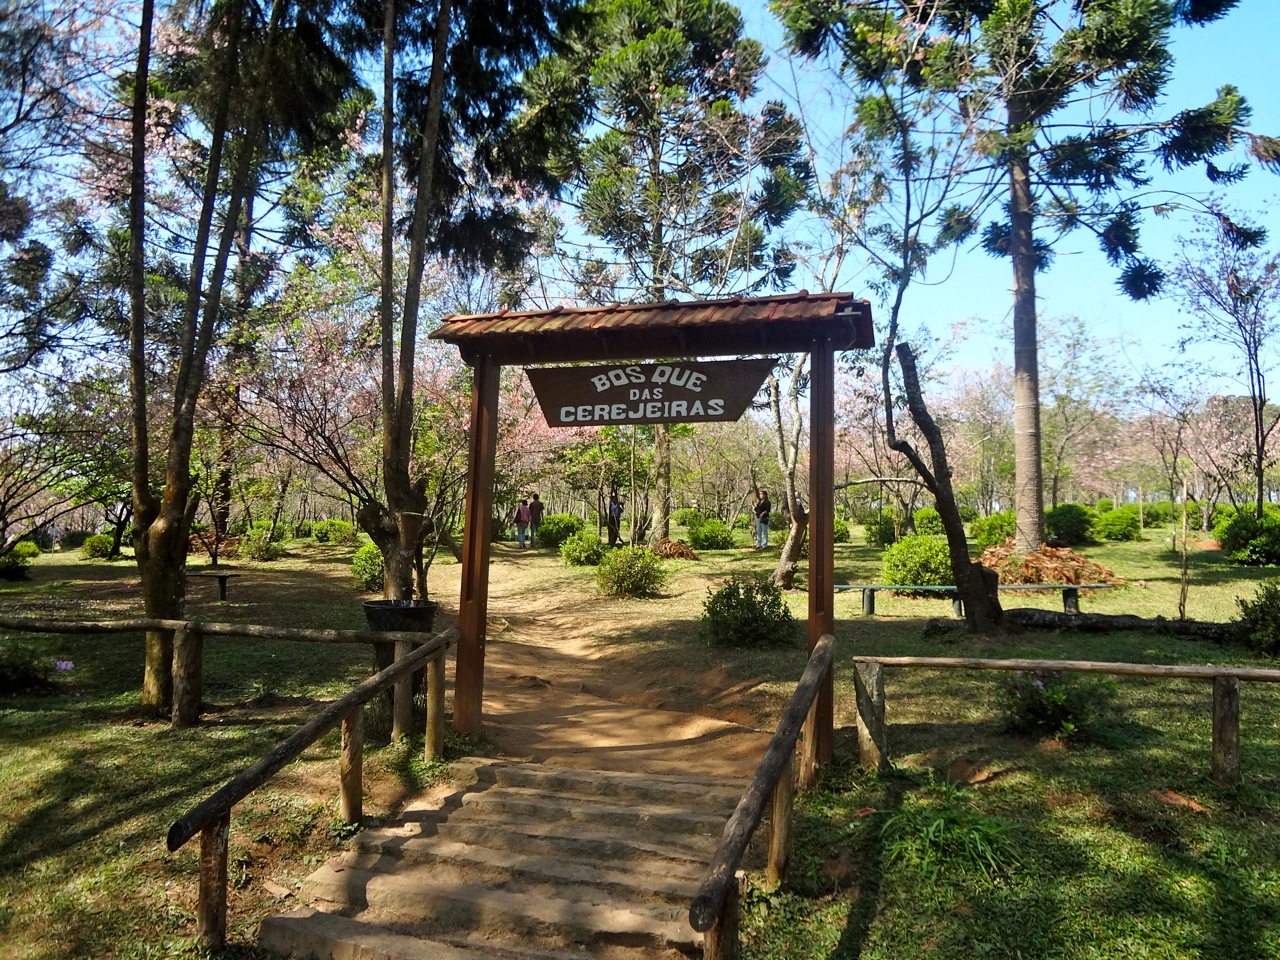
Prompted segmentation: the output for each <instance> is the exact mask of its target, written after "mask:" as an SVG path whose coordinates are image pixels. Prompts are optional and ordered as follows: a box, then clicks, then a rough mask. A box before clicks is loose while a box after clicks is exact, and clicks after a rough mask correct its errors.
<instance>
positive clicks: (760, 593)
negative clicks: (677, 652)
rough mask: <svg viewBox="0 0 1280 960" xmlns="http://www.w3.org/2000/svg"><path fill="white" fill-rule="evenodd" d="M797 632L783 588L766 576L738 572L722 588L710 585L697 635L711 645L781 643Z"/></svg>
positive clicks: (730, 645) (735, 645)
mask: <svg viewBox="0 0 1280 960" xmlns="http://www.w3.org/2000/svg"><path fill="white" fill-rule="evenodd" d="M794 635H795V621H794V619H793V618H792V616H791V611H790V610H789V609H787V605H786V603H784V602H783V599H782V590H781V588H779V587H778V586H777V585H776V584H773V583H770V582H769V581H768V579H767V578H765V577H750V576H735V577H731V578H729V580H728V581H727V582H726V583H725V585H724V586H722V587H721V588H720V589H719V590H716V591H714V592H713V591H712V590H711V588H710V587H708V588H707V599H706V602H705V603H704V604H703V605H702V616H701V617H700V618H699V619H698V636H700V637H701V638H702V639H703V640H705V641H706V642H707V643H709V644H711V645H712V646H721V647H758V646H770V645H780V644H784V643H787V642H789V641H790V640H791V639H792V638H793V637H794Z"/></svg>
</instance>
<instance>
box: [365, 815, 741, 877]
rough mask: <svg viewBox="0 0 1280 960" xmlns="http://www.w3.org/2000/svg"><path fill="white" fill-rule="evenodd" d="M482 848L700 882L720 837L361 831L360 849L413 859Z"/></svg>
mask: <svg viewBox="0 0 1280 960" xmlns="http://www.w3.org/2000/svg"><path fill="white" fill-rule="evenodd" d="M436 840H438V841H443V842H453V843H469V844H476V845H484V846H489V847H494V848H498V849H502V850H507V851H509V852H510V853H517V854H523V855H526V856H565V857H568V858H570V859H574V860H587V861H599V862H603V863H611V864H614V865H616V866H624V865H625V867H626V869H628V870H637V871H639V872H651V871H652V872H657V873H661V874H663V875H673V876H679V877H699V876H701V875H702V874H703V873H704V872H705V871H706V867H707V863H708V861H709V860H710V858H711V855H712V854H713V853H714V852H715V849H716V847H717V846H718V844H719V843H720V837H719V836H718V835H717V836H715V837H707V836H702V835H699V836H696V837H692V836H675V835H671V836H658V837H655V836H654V835H652V834H650V833H645V832H643V831H627V830H622V829H620V828H618V827H604V828H598V829H597V828H595V827H594V826H593V825H592V824H589V823H567V824H566V823H543V822H533V821H529V822H524V823H511V824H507V823H494V822H491V821H475V820H464V819H453V820H450V819H445V818H444V817H443V816H442V817H441V819H440V820H438V821H434V822H433V821H430V820H425V819H424V820H419V821H414V822H410V823H405V824H402V825H399V826H390V827H377V828H370V829H368V830H364V831H361V833H360V834H358V835H357V837H356V840H355V842H356V845H357V847H358V848H360V849H363V850H369V851H373V852H378V853H386V854H389V855H391V856H402V857H405V858H408V859H411V858H412V857H413V856H414V852H415V851H416V850H417V849H418V847H419V846H420V845H423V846H427V847H429V846H430V845H431V843H432V842H434V841H436Z"/></svg>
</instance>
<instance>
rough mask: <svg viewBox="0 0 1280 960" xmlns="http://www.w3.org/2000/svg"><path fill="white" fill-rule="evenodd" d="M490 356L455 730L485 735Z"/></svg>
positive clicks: (472, 500) (474, 444)
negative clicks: (483, 719)
mask: <svg viewBox="0 0 1280 960" xmlns="http://www.w3.org/2000/svg"><path fill="white" fill-rule="evenodd" d="M501 371H502V367H501V365H499V364H498V363H496V362H495V361H494V359H493V357H491V356H490V355H489V354H484V353H482V354H480V355H479V356H477V357H476V359H475V362H474V365H473V374H472V387H471V433H470V436H469V438H468V441H467V457H468V459H467V498H466V507H465V510H464V515H463V531H462V591H461V597H460V599H459V602H458V655H457V666H456V668H455V674H454V682H453V729H455V730H457V731H458V732H459V733H479V731H480V723H481V714H482V707H481V705H482V701H483V697H484V640H485V617H486V616H487V614H488V610H489V555H490V550H489V537H490V533H491V531H490V526H491V524H492V521H493V517H492V514H493V470H494V458H495V456H496V451H497V447H498V376H499V374H500V373H501Z"/></svg>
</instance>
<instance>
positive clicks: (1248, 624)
mask: <svg viewBox="0 0 1280 960" xmlns="http://www.w3.org/2000/svg"><path fill="white" fill-rule="evenodd" d="M1236 603H1237V604H1238V605H1239V606H1240V617H1239V619H1237V620H1233V621H1232V624H1231V625H1232V627H1233V628H1234V631H1235V634H1236V636H1237V638H1238V639H1239V640H1240V642H1241V643H1243V644H1245V645H1246V646H1247V647H1249V649H1251V650H1253V652H1254V653H1260V654H1262V655H1264V656H1267V657H1280V577H1272V578H1270V579H1269V580H1263V581H1262V582H1261V583H1259V584H1258V590H1257V592H1256V593H1255V594H1254V595H1253V597H1252V598H1247V597H1238V598H1237V599H1236Z"/></svg>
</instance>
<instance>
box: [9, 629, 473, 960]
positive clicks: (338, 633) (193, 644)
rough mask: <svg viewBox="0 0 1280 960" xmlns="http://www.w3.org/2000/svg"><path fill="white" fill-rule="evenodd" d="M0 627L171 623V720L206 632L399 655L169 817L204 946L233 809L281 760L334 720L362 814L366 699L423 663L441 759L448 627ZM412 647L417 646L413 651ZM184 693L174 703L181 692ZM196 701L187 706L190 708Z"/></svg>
mask: <svg viewBox="0 0 1280 960" xmlns="http://www.w3.org/2000/svg"><path fill="white" fill-rule="evenodd" d="M0 628H3V629H7V630H23V631H32V632H36V633H73V634H84V633H137V632H142V631H147V630H171V631H173V634H174V668H173V670H174V715H173V721H174V724H175V726H186V725H190V724H193V723H195V722H196V720H197V719H198V714H199V692H198V691H199V688H200V670H201V665H200V664H201V659H202V657H201V654H200V650H201V647H202V640H203V637H205V636H224V637H253V638H258V639H265V640H292V641H301V642H311V643H363V644H376V643H388V642H394V643H395V650H396V655H397V659H396V660H395V661H394V662H393V663H392V664H391V665H390V666H389V667H387V668H386V669H385V670H382V671H381V672H379V673H377V674H375V675H374V676H372V677H370V678H369V679H367V680H365V681H364V682H362V683H360V684H359V685H357V686H356V687H355V689H353V690H352V691H351V692H350V693H348V694H347V695H346V696H344V697H342V698H341V699H340V700H336V701H334V702H333V703H330V704H328V705H326V706H325V707H324V708H323V709H321V710H320V712H319V713H317V714H316V715H315V716H314V717H313V718H312V719H311V720H309V721H308V722H307V723H305V724H303V725H302V726H301V727H299V728H298V729H297V730H296V731H295V732H294V733H293V734H291V735H290V736H289V737H286V738H285V739H284V740H282V741H281V742H280V743H278V744H277V745H276V746H275V747H273V748H272V749H271V750H270V751H268V753H267V754H266V755H265V756H264V757H262V759H260V760H258V761H257V762H256V763H254V764H253V765H251V766H250V767H248V768H247V769H245V770H244V771H243V772H241V773H240V774H238V775H236V776H235V777H233V778H232V779H231V780H229V781H228V782H227V783H225V784H224V785H223V786H221V787H220V788H218V789H217V790H216V791H214V792H213V793H212V794H210V795H209V796H208V797H207V798H206V799H204V800H203V801H201V802H200V803H199V804H197V805H196V806H195V807H192V808H191V809H190V810H189V811H187V813H185V814H184V815H183V816H181V817H179V818H178V819H177V820H175V821H174V823H173V825H172V826H170V828H169V834H168V837H167V846H168V848H169V850H170V852H172V851H174V850H177V849H178V848H179V847H181V846H182V845H183V844H185V843H186V842H187V841H188V840H190V839H191V838H192V837H194V836H195V835H196V834H197V833H198V834H200V877H199V888H200V899H199V905H198V907H197V917H196V934H197V936H198V937H199V939H200V941H201V942H202V943H203V944H204V946H206V947H208V948H209V949H210V950H213V951H219V950H221V949H222V948H223V947H224V946H225V945H226V939H227V858H228V854H229V847H230V844H229V841H230V832H231V809H232V807H234V806H235V804H236V803H238V802H239V801H241V800H243V799H244V798H245V797H247V796H248V795H249V794H250V793H252V792H253V791H254V790H256V789H257V788H258V787H260V786H262V785H263V784H265V783H266V782H267V781H268V780H269V779H270V778H271V777H272V776H274V775H275V774H276V773H277V772H279V771H280V770H281V769H282V768H283V767H284V766H285V765H286V764H288V763H289V762H290V761H292V760H294V759H295V758H297V757H298V756H300V755H301V754H302V752H303V751H305V750H306V749H307V748H308V747H309V746H311V744H313V743H315V742H316V741H317V740H319V739H320V738H321V737H322V736H324V735H325V734H326V733H328V732H329V731H330V730H332V729H334V728H335V727H337V726H338V725H339V724H341V726H342V741H341V754H340V757H339V762H338V781H339V788H338V810H339V815H340V816H341V817H342V819H343V820H344V821H345V822H347V823H359V822H360V821H361V819H362V818H363V816H364V810H363V797H364V705H365V704H366V703H368V702H369V701H370V700H372V699H373V698H374V697H376V696H378V695H379V694H381V693H383V692H384V691H386V690H389V689H392V688H393V687H397V688H398V690H399V691H400V692H401V693H405V694H407V693H409V692H410V687H409V684H410V682H411V678H412V675H413V673H414V672H415V671H418V670H421V669H423V668H424V667H425V668H426V695H427V722H426V747H425V754H426V759H427V760H428V761H430V760H435V759H443V757H444V708H445V678H444V656H445V652H446V651H447V650H448V649H449V647H451V646H453V645H454V643H455V642H456V641H457V637H458V631H457V629H456V628H453V627H451V628H449V629H448V630H444V631H439V632H435V633H408V632H389V631H375V630H306V629H300V628H284V627H265V626H259V625H256V624H239V623H200V622H197V621H191V620H162V619H155V618H149V617H148V618H139V619H132V620H101V621H72V620H34V619H27V618H20V617H0ZM415 645H416V648H415ZM180 692H181V693H182V705H181V707H180V705H179V694H180ZM193 704H194V706H193ZM411 706H412V703H411V700H410V698H409V697H408V696H402V695H400V693H398V694H397V697H396V717H395V726H394V728H393V730H392V736H393V737H399V736H402V735H405V734H407V733H408V722H407V720H406V719H405V716H406V715H409V716H411V714H410V713H409V711H410V709H411Z"/></svg>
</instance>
